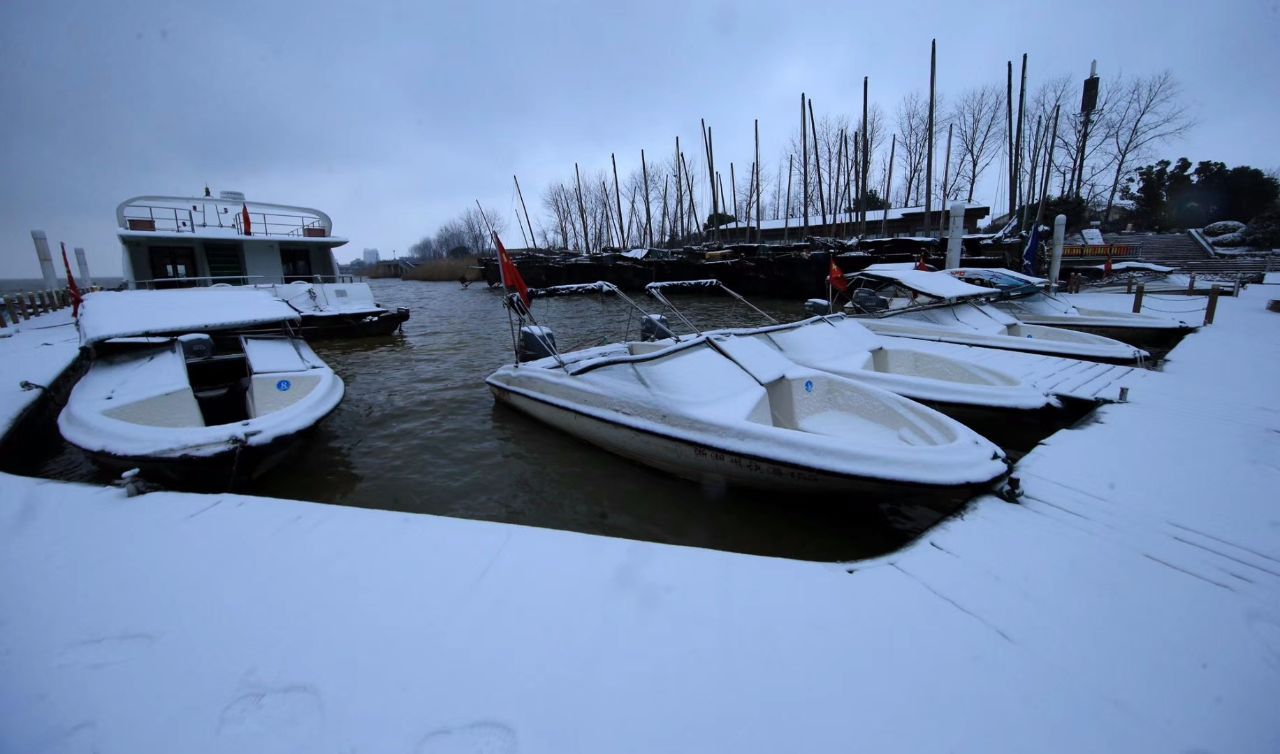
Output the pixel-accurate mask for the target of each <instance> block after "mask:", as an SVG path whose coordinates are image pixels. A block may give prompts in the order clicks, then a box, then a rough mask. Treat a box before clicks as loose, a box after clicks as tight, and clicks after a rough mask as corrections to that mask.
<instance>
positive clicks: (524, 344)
mask: <svg viewBox="0 0 1280 754" xmlns="http://www.w3.org/2000/svg"><path fill="white" fill-rule="evenodd" d="M555 347H556V334H555V333H554V332H552V331H551V328H550V327H539V326H537V325H525V326H523V327H521V328H520V346H519V348H518V349H517V351H516V359H517V360H518V361H521V362H524V361H536V360H538V359H545V358H546V357H548V356H550V355H551V354H553V353H555Z"/></svg>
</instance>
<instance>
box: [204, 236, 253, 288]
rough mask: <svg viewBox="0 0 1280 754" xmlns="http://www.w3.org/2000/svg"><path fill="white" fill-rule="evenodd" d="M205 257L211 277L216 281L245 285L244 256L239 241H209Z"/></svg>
mask: <svg viewBox="0 0 1280 754" xmlns="http://www.w3.org/2000/svg"><path fill="white" fill-rule="evenodd" d="M204 259H205V262H206V263H208V265H209V277H211V278H212V279H213V282H214V283H230V284H231V285H244V284H245V277H244V257H243V256H242V255H241V245H240V244H238V243H207V244H205V245H204Z"/></svg>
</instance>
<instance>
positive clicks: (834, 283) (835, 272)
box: [827, 257, 849, 291]
mask: <svg viewBox="0 0 1280 754" xmlns="http://www.w3.org/2000/svg"><path fill="white" fill-rule="evenodd" d="M829 261H830V262H831V269H830V271H828V273H827V282H829V283H831V287H832V288H835V289H836V290H838V291H848V290H849V284H848V283H846V282H845V279H844V272H843V271H842V270H841V269H840V267H839V266H837V265H836V260H835V257H829Z"/></svg>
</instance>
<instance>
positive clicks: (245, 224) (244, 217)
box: [240, 204, 253, 236]
mask: <svg viewBox="0 0 1280 754" xmlns="http://www.w3.org/2000/svg"><path fill="white" fill-rule="evenodd" d="M251 225H252V223H250V222H249V205H248V204H241V205H240V229H241V230H243V231H244V234H245V235H246V236H251V235H253V232H252V231H251V230H250V226H251Z"/></svg>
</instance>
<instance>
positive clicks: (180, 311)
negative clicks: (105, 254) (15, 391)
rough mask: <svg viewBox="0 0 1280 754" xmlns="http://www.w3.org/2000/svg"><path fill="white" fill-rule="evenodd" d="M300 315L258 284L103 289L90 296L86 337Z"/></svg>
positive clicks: (83, 319)
mask: <svg viewBox="0 0 1280 754" xmlns="http://www.w3.org/2000/svg"><path fill="white" fill-rule="evenodd" d="M299 319H300V316H299V314H298V312H297V311H295V310H294V309H293V307H291V306H289V305H288V304H286V303H285V302H283V301H281V300H279V299H277V298H276V297H275V296H272V295H271V294H270V293H269V292H267V291H263V290H258V289H255V288H183V289H177V290H162V291H99V292H97V293H90V294H87V295H86V296H85V298H84V309H83V311H82V313H81V315H80V338H81V341H82V342H83V343H84V344H85V345H90V344H93V343H100V342H102V341H104V340H109V339H111V338H128V337H135V336H139V335H168V334H173V333H184V332H204V331H207V330H227V329H233V328H241V327H253V326H256V325H270V324H278V323H281V322H286V321H287V322H297V321H298V320H299Z"/></svg>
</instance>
